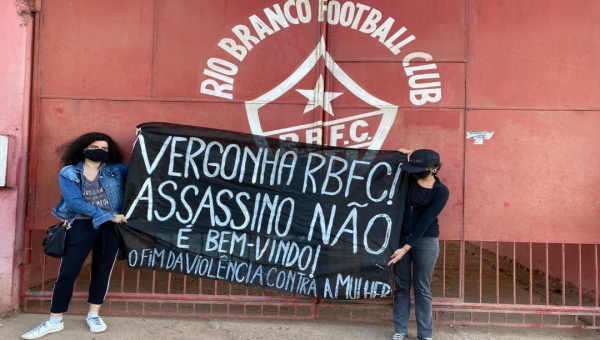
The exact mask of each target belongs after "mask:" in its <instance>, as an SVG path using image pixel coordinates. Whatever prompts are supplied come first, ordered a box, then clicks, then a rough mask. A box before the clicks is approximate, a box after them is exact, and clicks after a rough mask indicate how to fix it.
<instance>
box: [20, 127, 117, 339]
mask: <svg viewBox="0 0 600 340" xmlns="http://www.w3.org/2000/svg"><path fill="white" fill-rule="evenodd" d="M62 151H63V155H62V158H61V161H62V162H63V164H64V167H63V168H62V169H61V170H60V173H59V175H58V184H59V187H60V191H61V193H62V197H61V199H60V202H59V203H58V205H57V206H56V207H55V208H54V209H53V210H52V214H53V215H54V216H56V217H58V218H59V219H61V220H64V221H67V223H68V231H67V236H66V240H65V254H64V256H63V258H62V259H61V262H60V268H59V272H58V277H57V278H56V284H55V286H54V290H53V291H52V303H51V305H50V312H51V314H50V319H49V320H47V321H44V322H43V323H42V324H41V325H39V326H38V327H36V328H34V329H33V330H31V331H30V332H28V333H26V334H23V336H22V338H23V339H37V338H40V337H42V336H44V335H47V334H50V333H54V332H58V331H61V330H63V328H64V326H63V322H62V315H63V313H65V312H66V311H67V309H68V306H69V302H70V301H71V297H72V296H73V288H74V284H75V279H77V276H78V275H79V272H80V271H81V268H82V266H83V264H84V262H85V259H86V258H87V256H88V255H89V253H90V251H92V250H93V253H92V269H91V270H92V275H91V281H90V287H89V298H88V302H89V303H90V309H89V313H88V315H87V318H86V321H87V324H88V326H89V327H90V331H91V332H92V333H100V332H104V331H105V330H106V324H105V323H104V321H102V319H101V318H100V317H99V316H98V312H99V310H100V306H101V305H102V303H103V302H104V298H105V296H106V293H107V292H108V283H109V280H110V275H111V273H112V269H113V266H114V264H115V260H116V259H117V253H118V250H119V239H118V237H117V234H116V232H115V230H114V223H124V222H127V220H126V219H125V216H124V215H123V214H122V205H123V184H124V182H125V177H126V175H127V170H128V165H127V164H120V162H121V152H120V151H119V148H118V146H117V144H116V143H115V142H114V141H113V140H112V138H110V137H109V136H108V135H106V134H103V133H99V132H92V133H87V134H84V135H82V136H80V137H78V138H76V139H75V140H73V141H71V142H70V143H67V144H65V145H64V146H63V147H62Z"/></svg>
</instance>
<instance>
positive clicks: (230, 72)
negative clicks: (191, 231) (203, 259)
mask: <svg viewBox="0 0 600 340" xmlns="http://www.w3.org/2000/svg"><path fill="white" fill-rule="evenodd" d="M534 3H535V4H537V5H539V6H534ZM546 3H547V0H534V1H529V2H527V3H522V2H520V1H516V0H515V1H500V0H498V1H487V0H486V1H484V0H464V1H445V2H440V1H435V0H427V1H423V0H419V1H416V0H414V1H402V2H399V1H383V0H380V1H375V0H373V1H368V2H367V3H364V4H363V3H359V2H353V1H335V0H329V1H325V0H320V1H317V0H287V1H284V0H252V1H244V2H227V1H211V0H197V1H184V0H132V1H127V2H122V1H116V0H108V1H107V0H102V1H100V0H94V1H85V2H83V1H77V2H73V1H66V0H53V1H43V6H42V11H41V13H39V14H38V15H37V17H36V53H35V61H34V65H35V69H34V81H33V91H32V92H33V106H32V107H33V112H32V120H31V121H32V125H33V126H32V140H31V142H32V153H31V157H30V164H31V165H30V169H29V170H30V171H29V174H30V175H29V180H30V183H31V188H30V205H29V210H28V220H27V232H28V234H27V235H26V236H25V240H26V244H25V249H24V252H23V253H24V256H23V259H24V264H23V266H22V283H23V284H22V287H21V294H22V297H23V309H24V310H25V311H27V312H45V311H48V309H49V298H50V296H51V292H52V287H53V280H54V278H55V276H56V272H57V266H58V261H56V260H54V259H50V258H46V257H44V256H43V253H42V251H41V248H40V247H39V246H38V245H39V244H40V243H41V239H42V237H43V233H44V229H45V227H46V226H47V225H49V224H51V223H52V222H53V218H52V217H51V216H50V213H49V212H50V209H51V207H52V206H53V204H54V203H55V201H56V200H57V198H58V196H59V191H58V186H57V184H56V179H55V178H56V173H57V172H58V170H59V164H58V160H57V157H56V154H55V153H54V150H55V149H56V148H57V147H58V146H59V145H60V144H62V143H64V142H65V141H67V140H69V139H70V138H72V137H74V136H76V135H79V134H80V133H82V132H84V131H91V130H99V131H105V132H108V133H109V134H111V135H113V136H114V137H115V139H116V140H117V142H118V143H119V144H120V145H121V147H122V148H123V149H125V151H129V150H130V146H131V145H132V143H133V140H134V138H135V131H134V127H135V126H136V125H137V124H139V123H142V122H147V121H167V122H173V123H181V124H190V125H200V126H208V127H214V128H221V129H227V130H233V131H241V132H252V133H255V134H264V135H270V136H276V137H280V138H285V139H291V140H300V141H307V142H320V143H325V144H331V145H339V146H348V147H362V148H369V147H370V148H380V149H397V148H399V147H410V148H420V147H427V148H432V149H436V150H438V151H439V152H440V154H441V155H442V160H443V164H444V166H443V169H442V171H441V174H440V177H441V178H442V180H443V181H444V182H445V183H446V184H447V185H448V186H449V188H450V191H451V197H450V201H449V203H448V206H447V207H446V209H445V211H444V212H443V213H442V216H441V218H440V220H441V221H442V224H443V225H442V228H441V229H442V239H443V240H444V241H443V242H442V243H441V245H442V249H441V250H442V251H441V255H440V258H439V260H438V263H437V268H436V271H435V277H434V282H433V287H432V288H433V292H434V296H435V302H434V304H435V317H436V320H437V321H436V322H438V323H461V324H503V325H511V326H523V325H528V326H531V325H534V326H544V327H588V328H600V307H599V305H598V294H599V293H598V291H599V290H598V288H599V283H598V281H599V277H600V273H599V270H598V261H599V259H600V257H599V255H598V244H600V233H598V232H597V231H596V229H597V227H596V225H595V221H596V220H597V217H599V216H598V215H599V214H600V212H599V211H600V206H598V203H599V202H600V200H599V199H598V197H599V195H598V194H597V192H596V191H595V190H594V189H593V185H590V183H597V181H596V182H594V181H595V180H599V179H600V178H599V177H600V175H598V174H596V173H589V172H587V173H585V175H586V176H580V175H581V174H582V171H584V170H583V169H582V168H581V167H582V161H581V160H580V157H584V158H583V159H585V164H584V165H585V167H588V168H591V169H594V168H596V167H597V165H599V164H597V163H599V162H600V157H598V156H599V155H598V154H599V153H600V151H597V150H595V149H594V148H589V149H586V150H585V152H586V155H584V156H582V155H581V154H577V153H575V152H573V150H577V149H579V150H581V149H582V148H581V146H582V145H598V142H599V140H598V139H599V138H600V137H598V135H597V133H596V130H597V127H598V126H600V120H599V119H600V118H598V117H600V116H599V115H598V114H597V112H594V110H596V111H598V110H599V108H600V99H598V96H596V95H595V93H594V92H593V90H592V89H593V88H597V86H594V85H600V84H598V82H600V81H599V80H598V79H600V78H598V77H594V76H593V74H594V72H590V70H592V71H594V70H595V71H596V72H597V70H598V66H597V65H596V64H595V61H594V58H593V57H592V56H594V55H598V53H599V52H600V45H598V44H597V43H591V42H592V41H597V39H595V40H594V39H593V36H592V35H593V33H590V32H589V31H588V29H587V27H590V26H592V25H593V24H594V22H593V21H592V19H593V18H588V17H589V15H586V14H587V13H591V12H593V10H599V9H600V4H598V3H597V2H596V1H594V0H579V1H576V2H574V3H575V5H573V4H570V5H568V6H567V4H566V3H565V2H561V1H559V0H553V1H552V3H553V4H552V5H553V6H547V5H544V4H546ZM549 17H550V18H554V20H555V21H557V22H560V23H561V25H560V27H561V28H560V29H559V28H558V27H548V26H547V24H546V19H547V18H549ZM588 21H589V22H588ZM565 27H566V28H567V29H565ZM540 36H543V37H547V39H545V40H544V39H539V37H540ZM548 41H552V42H554V43H555V44H562V45H563V46H564V49H558V48H556V46H555V44H553V43H549V42H548ZM500 43H503V44H506V45H507V46H510V48H503V47H501V46H500V45H499V44H500ZM540 55H543V56H544V58H541V59H540V58H539V56H540ZM583 83H585V84H587V85H586V86H585V87H582V86H580V85H579V84H583ZM465 136H466V137H467V139H466V138H465ZM583 177H585V179H584V178H583ZM590 181H592V182H590ZM88 281H89V273H87V269H85V268H84V270H83V272H82V274H81V276H80V278H79V279H78V281H77V284H76V290H75V291H76V292H75V296H74V300H73V304H72V307H71V311H75V312H81V313H83V312H85V311H86V310H87V307H86V303H85V301H86V298H87V283H88ZM104 308H105V312H107V313H112V314H119V315H194V316H207V315H210V316H223V317H253V318H293V319H315V318H320V319H329V318H331V319H347V320H360V321H381V320H386V319H391V300H386V299H381V300H376V301H375V300H366V301H352V302H340V301H330V300H317V299H311V298H307V297H304V296H296V295H286V294H282V293H277V292H272V291H268V290H263V289H259V288H255V287H246V286H238V285H231V284H228V283H223V282H218V281H214V280H210V279H206V278H204V279H200V278H196V277H189V276H181V275H171V274H166V273H160V272H149V271H132V270H129V269H127V268H126V266H125V264H124V263H122V262H121V263H118V264H117V267H116V268H115V271H114V272H113V276H112V279H111V285H110V290H109V295H108V297H107V301H106V307H104Z"/></svg>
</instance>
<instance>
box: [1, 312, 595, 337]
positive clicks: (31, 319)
mask: <svg viewBox="0 0 600 340" xmlns="http://www.w3.org/2000/svg"><path fill="white" fill-rule="evenodd" d="M46 318H47V315H42V314H16V315H13V316H11V317H8V318H2V319H0V339H2V340H8V339H20V336H21V334H23V333H25V332H27V331H29V330H30V329H32V328H33V327H35V326H37V325H38V324H39V323H40V322H41V321H43V320H46ZM84 318H85V316H83V315H66V316H65V318H64V322H65V329H64V330H63V331H61V332H58V333H54V334H50V335H47V336H45V337H44V340H58V339H77V340H104V339H105V340H109V339H110V340H234V339H235V340H292V339H294V340H295V339H302V340H317V339H318V340H322V339H328V340H348V339H350V340H373V339H392V336H393V327H392V325H391V324H388V323H379V324H373V323H358V322H352V323H348V322H336V321H285V320H255V319H215V318H210V319H204V318H166V317H161V318H149V317H104V320H105V321H106V323H107V325H108V330H107V331H106V332H104V333H100V334H92V333H90V332H89V330H88V328H87V325H86V323H85V319H84ZM410 336H411V338H410V339H415V337H416V331H415V327H414V324H411V328H410ZM435 339H436V340H444V339H453V340H480V339H486V340H487V339H500V340H512V339H515V340H516V339H533V340H535V339H540V340H541V339H544V340H546V339H548V340H559V339H560V340H564V339H584V340H587V339H600V332H598V331H596V330H589V329H588V330H584V329H550V328H544V329H539V328H516V327H491V326H460V325H444V326H436V327H435Z"/></svg>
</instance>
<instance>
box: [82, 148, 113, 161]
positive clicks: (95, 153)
mask: <svg viewBox="0 0 600 340" xmlns="http://www.w3.org/2000/svg"><path fill="white" fill-rule="evenodd" d="M83 155H84V156H85V158H87V159H89V160H90V161H94V162H106V161H108V159H109V158H110V157H109V155H108V152H107V151H104V150H102V149H94V150H85V152H84V153H83Z"/></svg>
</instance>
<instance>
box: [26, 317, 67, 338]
mask: <svg viewBox="0 0 600 340" xmlns="http://www.w3.org/2000/svg"><path fill="white" fill-rule="evenodd" d="M63 329H65V325H64V324H63V323H62V321H61V322H60V323H55V324H52V323H50V322H48V321H44V322H42V324H41V325H39V326H37V327H36V328H34V329H32V330H30V331H29V332H27V333H25V334H23V335H21V339H26V340H31V339H39V338H41V337H43V336H44V335H48V334H50V333H54V332H60V331H62V330H63Z"/></svg>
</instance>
